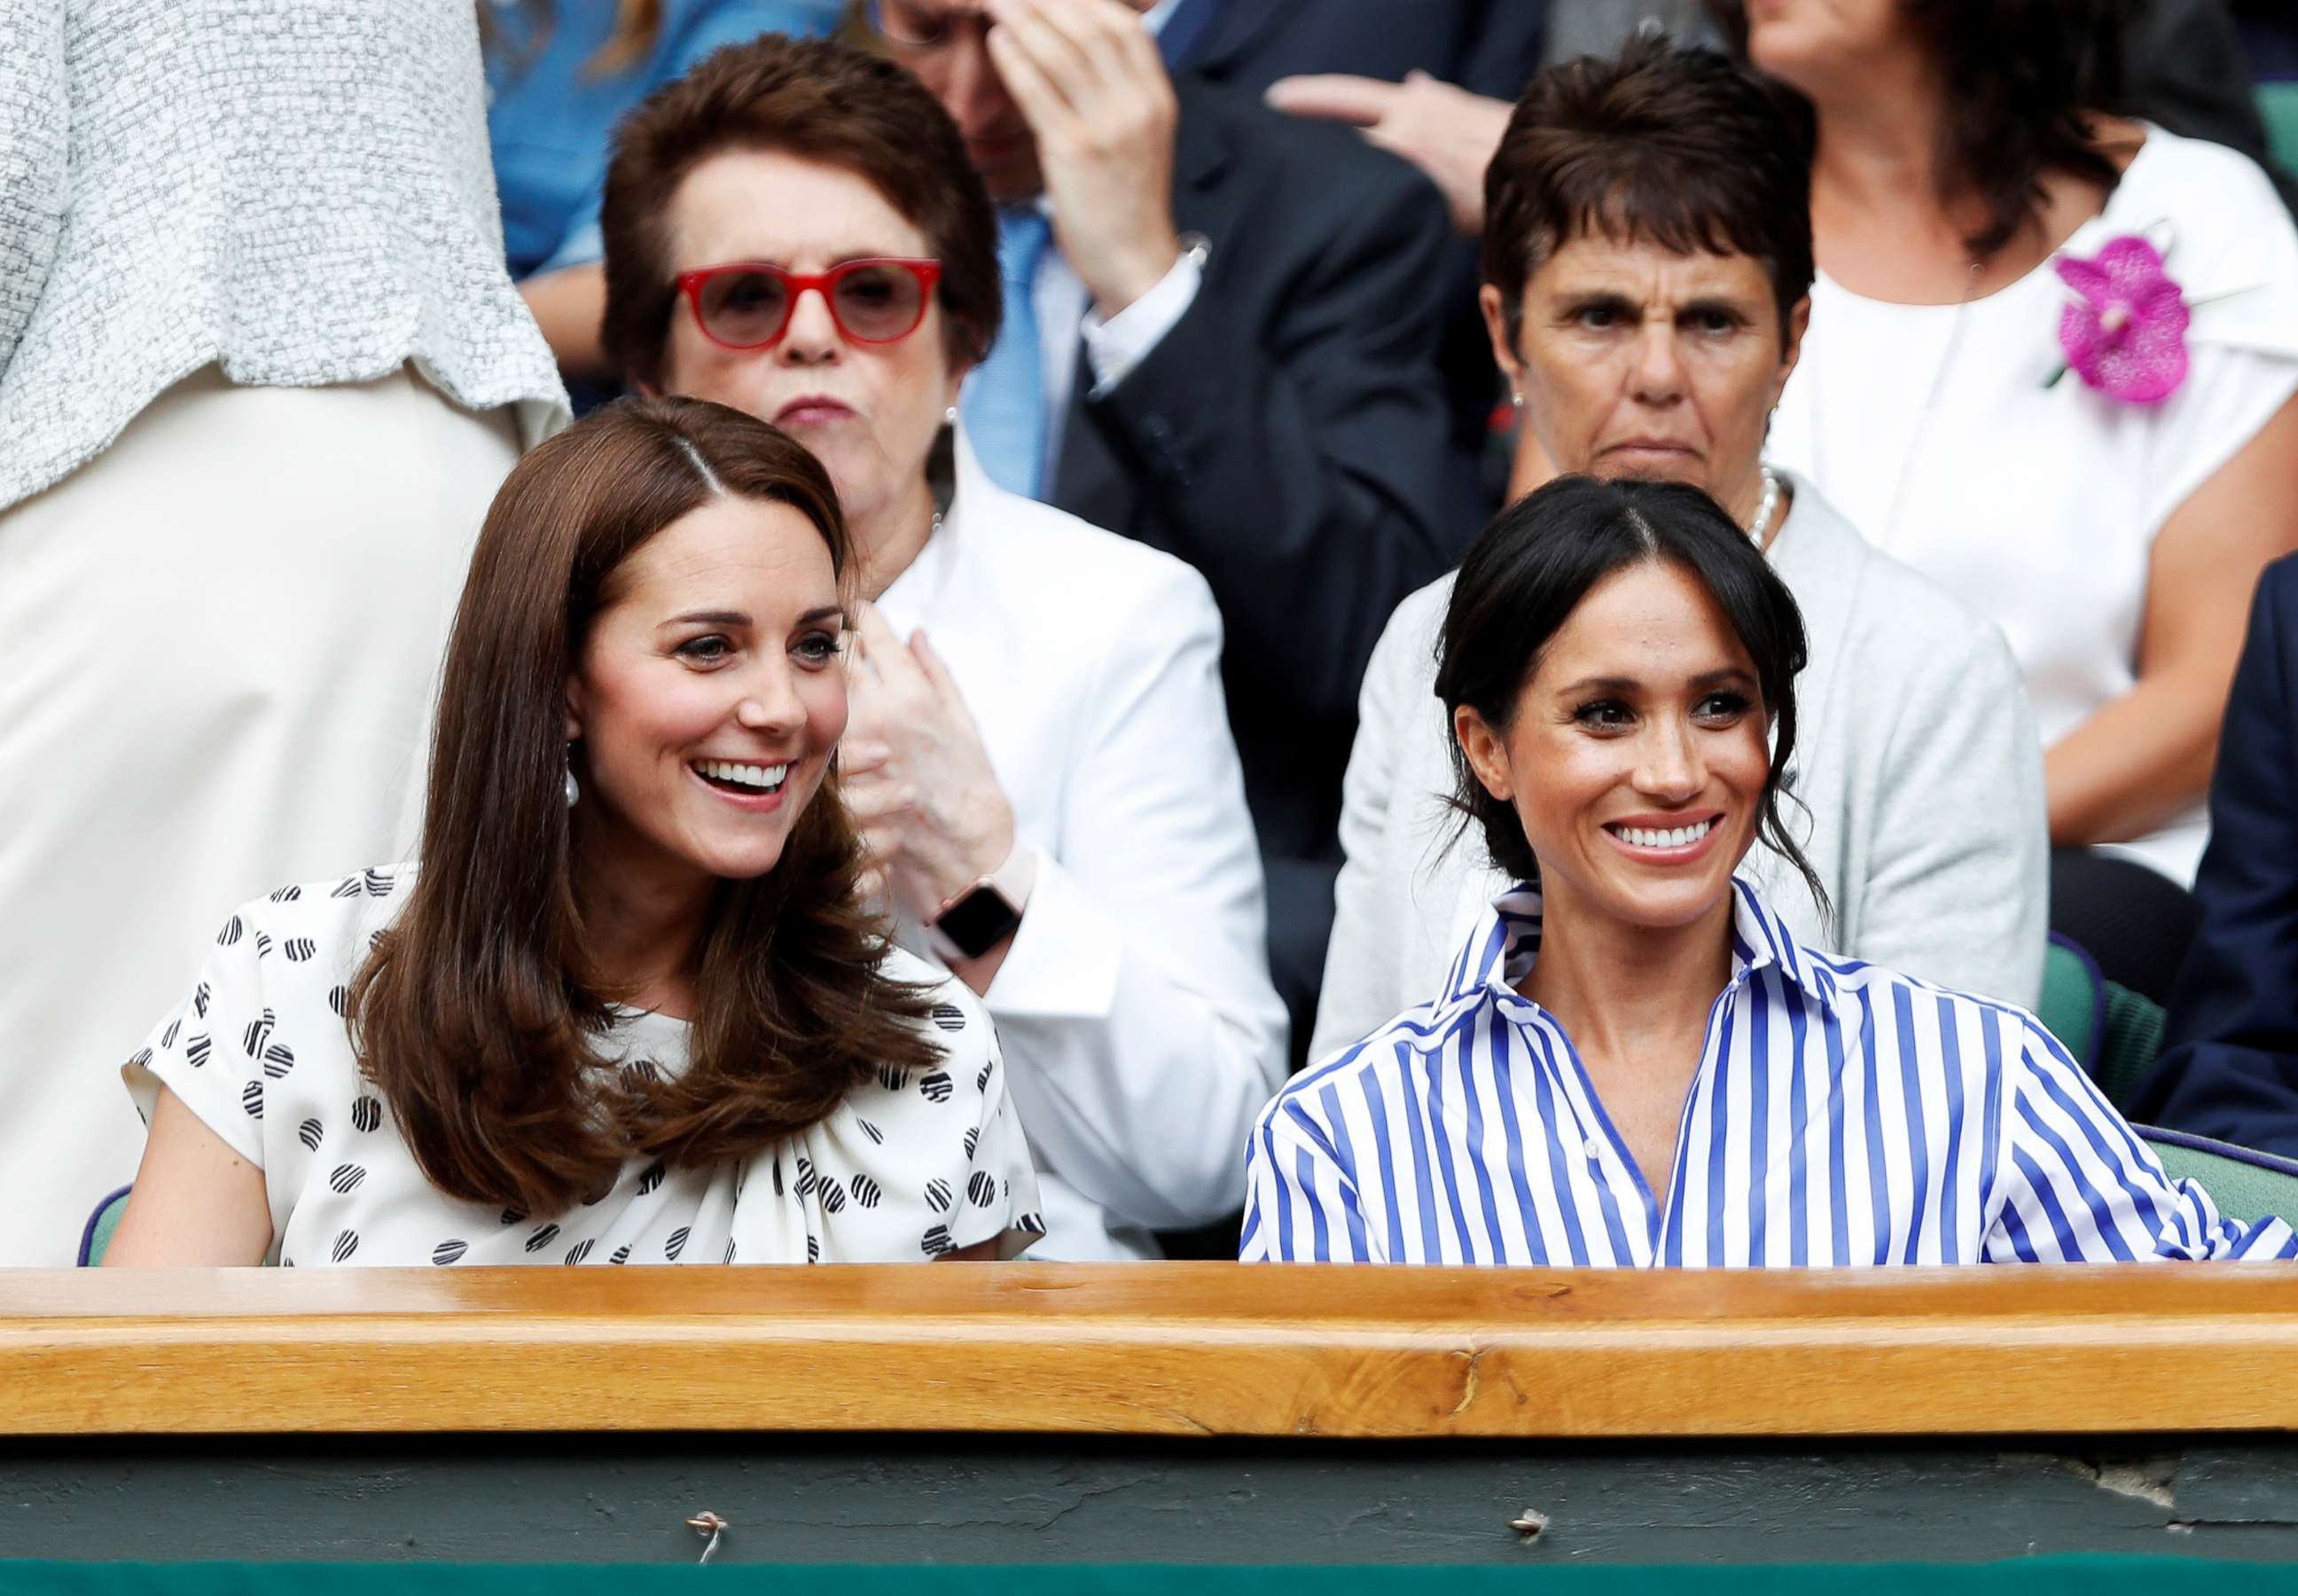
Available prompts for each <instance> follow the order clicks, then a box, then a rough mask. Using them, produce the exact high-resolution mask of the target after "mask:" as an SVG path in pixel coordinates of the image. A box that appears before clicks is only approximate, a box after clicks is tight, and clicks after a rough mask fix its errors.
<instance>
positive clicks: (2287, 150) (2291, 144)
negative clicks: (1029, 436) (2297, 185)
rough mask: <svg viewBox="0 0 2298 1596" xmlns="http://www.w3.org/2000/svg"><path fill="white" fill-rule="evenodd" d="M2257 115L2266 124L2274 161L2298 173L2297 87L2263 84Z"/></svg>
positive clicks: (2260, 88) (2294, 84)
mask: <svg viewBox="0 0 2298 1596" xmlns="http://www.w3.org/2000/svg"><path fill="white" fill-rule="evenodd" d="M2258 111H2259V114H2260V115H2261V117H2263V118H2264V119H2265V120H2266V142H2267V143H2268V145H2270V146H2271V147H2272V148H2273V151H2274V158H2275V160H2277V161H2280V162H2281V163H2282V165H2283V167H2284V168H2285V169H2286V170H2290V171H2298V83H2261V84H2260V85H2259V86H2258Z"/></svg>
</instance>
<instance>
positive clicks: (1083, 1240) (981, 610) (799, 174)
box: [602, 37, 1285, 1258]
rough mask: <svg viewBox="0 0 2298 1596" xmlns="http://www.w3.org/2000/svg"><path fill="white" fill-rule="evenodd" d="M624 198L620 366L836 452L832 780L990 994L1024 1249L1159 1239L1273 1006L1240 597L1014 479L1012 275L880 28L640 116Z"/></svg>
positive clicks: (1251, 1072)
mask: <svg viewBox="0 0 2298 1596" xmlns="http://www.w3.org/2000/svg"><path fill="white" fill-rule="evenodd" d="M602 223H603V230H604V234H605V239H606V251H607V256H606V268H607V310H606V317H605V324H604V327H603V329H602V334H603V338H604V342H605V343H606V346H607V349H608V353H609V355H610V356H611V357H612V358H613V359H614V360H616V362H617V363H618V364H620V365H621V366H622V367H623V368H624V372H625V374H626V375H627V376H629V377H630V378H631V379H632V381H633V382H634V383H635V384H636V385H638V386H639V387H641V389H644V390H646V391H648V392H649V393H683V394H692V395H697V396H699V397H702V398H707V399H712V400H716V401H720V402H721V403H724V404H729V405H732V406H734V407H736V408H737V409H743V410H747V411H748V412H749V413H750V414H752V415H754V416H757V417H760V418H764V419H765V420H768V421H771V422H773V423H774V424H775V425H776V426H781V427H782V428H784V429H786V430H787V431H789V433H791V434H794V435H795V436H797V437H798V439H799V440H800V441H802V442H805V443H806V446H807V447H808V448H810V449H811V450H813V451H814V454H815V456H816V457H817V458H818V459H820V460H821V461H822V464H823V465H824V466H825V467H828V469H829V472H830V475H831V479H832V480H833V481H834V482H835V483H836V484H837V488H838V493H839V500H840V502H841V504H842V505H843V507H844V509H845V511H846V515H847V519H848V521H849V523H850V525H851V526H852V529H853V533H854V540H855V545H856V553H857V556H858V557H859V563H860V567H861V582H860V585H861V588H862V591H863V593H864V596H865V597H867V598H868V599H870V600H872V603H871V604H868V605H864V606H862V607H861V608H860V612H859V614H858V616H857V626H856V633H855V636H856V643H855V647H854V650H853V662H852V666H851V674H852V686H851V693H850V716H851V718H850V722H849V725H848V729H847V733H846V737H845V740H844V741H843V743H842V744H841V745H840V751H839V768H840V775H841V783H842V788H843V791H844V794H845V797H846V800H847V804H848V805H849V806H850V807H851V808H852V809H853V810H854V812H855V815H856V818H857V820H858V821H859V822H860V823H861V827H862V830H863V832H864V839H865V841H866V842H867V844H868V845H869V848H870V851H871V855H872V859H873V862H874V864H875V878H874V879H875V881H876V884H877V885H878V886H879V887H880V889H881V890H882V892H883V894H884V897H885V898H886V900H887V905H888V906H889V909H891V910H892V912H893V913H894V914H895V915H896V916H897V920H898V922H899V923H900V924H901V926H902V928H903V930H902V934H903V938H904V940H905V942H907V943H909V944H910V945H912V946H913V947H915V948H916V949H918V950H920V951H928V952H930V953H931V954H932V955H935V956H936V957H938V959H940V960H941V962H942V963H945V964H946V965H947V967H948V968H949V969H950V970H951V971H952V972H955V974H956V975H957V976H958V978H959V979H960V980H963V981H964V982H965V984H966V985H968V986H969V987H971V988H973V990H974V991H976V992H977V993H979V994H980V995H981V996H982V997H983V999H984V1000H985V1002H986V1004H987V1006H988V1010H989V1013H990V1014H991V1015H992V1017H993V1018H994V1019H995V1020H996V1023H997V1027H998V1030H999V1032H1000V1035H1001V1037H1002V1038H1003V1040H1004V1048H1005V1054H1006V1058H1007V1060H1008V1062H1009V1066H1010V1068H1011V1069H1012V1071H1013V1091H1014V1095H1015V1097H1016V1100H1017V1102H1019V1104H1021V1110H1022V1113H1023V1117H1024V1119H1025V1120H1026V1121H1027V1122H1028V1123H1029V1127H1030V1132H1031V1140H1032V1142H1033V1143H1034V1144H1035V1145H1036V1148H1037V1154H1038V1159H1039V1167H1040V1169H1041V1170H1043V1171H1044V1178H1043V1187H1044V1196H1045V1217H1046V1224H1047V1226H1048V1232H1049V1233H1048V1236H1047V1238H1046V1241H1045V1242H1044V1243H1042V1244H1040V1245H1039V1246H1038V1247H1037V1249H1036V1251H1037V1255H1038V1256H1041V1257H1052V1258H1125V1257H1143V1256H1152V1255H1154V1253H1155V1252H1156V1250H1157V1246H1156V1243H1155V1241H1154V1239H1153V1236H1151V1234H1150V1233H1151V1232H1152V1231H1153V1230H1155V1229H1164V1228H1183V1227H1194V1226H1197V1225H1202V1224H1204V1223H1208V1222H1211V1221H1213V1220H1219V1219H1221V1218H1223V1217H1225V1216H1227V1215H1228V1214H1231V1213H1234V1212H1235V1211H1236V1210H1237V1209H1238V1208H1239V1207H1240V1206H1241V1205H1242V1203H1243V1200H1244V1183H1243V1176H1242V1170H1241V1167H1240V1164H1239V1162H1238V1158H1237V1149H1238V1148H1239V1147H1241V1146H1242V1145H1244V1137H1245V1135H1246V1133H1247V1131H1248V1130H1249V1129H1251V1126H1252V1120H1253V1117H1254V1115H1255V1114H1256V1113H1257V1112H1259V1110H1260V1108H1261V1104H1263V1103H1265V1102H1266V1101H1267V1100H1268V1097H1269V1093H1270V1092H1271V1091H1272V1090H1273V1089H1274V1088H1275V1086H1276V1084H1277V1080H1278V1079H1279V1078H1280V1076H1281V1073H1282V1064H1283V1060H1284V1057H1285V1015H1284V1010H1283V1008H1282V1007H1281V1005H1279V1004H1278V1002H1277V997H1276V994H1275V992H1274V990H1273V989H1272V988H1271V987H1270V985H1269V973H1268V965H1267V959H1266V955H1265V954H1264V952H1263V951H1262V948H1263V943H1262V919H1263V914H1264V910H1263V906H1262V899H1261V868H1260V863H1259V858H1258V855H1257V852H1256V850H1255V848H1254V845H1253V836H1252V823H1251V820H1250V818H1249V817H1248V815H1247V813H1246V810H1245V805H1244V781H1243V777H1242V774H1241V773H1240V770H1239V767H1238V763H1237V757H1236V747H1235V745H1234V743H1233V742H1232V741H1231V739H1230V736H1229V729H1228V714H1227V709H1226V706H1225V703H1224V700H1223V699H1222V695H1221V687H1220V680H1219V659H1220V650H1221V631H1220V621H1219V614H1218V612H1217V611H1216V610H1215V608H1214V607H1213V601H1212V596H1211V591H1209V590H1208V589H1207V587H1206V586H1205V583H1204V581H1203V578H1201V577H1200V576H1198V575H1196V574H1195V572H1194V571H1193V570H1191V569H1190V568H1189V567H1188V566H1185V565H1183V564H1182V563H1181V562H1179V561H1178V560H1176V559H1174V558H1170V556H1167V555H1165V554H1162V553H1160V552H1157V551H1155V550H1150V549H1148V548H1145V547H1144V546H1142V545H1140V544H1137V543H1135V542H1130V541H1129V540H1127V539H1123V538H1119V537H1116V536H1113V535H1112V534H1110V533H1104V532H1102V531H1098V530H1096V529H1095V528H1094V527H1091V526H1088V525H1085V524H1084V523H1082V522H1080V521H1079V520H1077V519H1076V518H1075V517H1071V516H1069V515H1067V514H1064V513H1062V511H1059V510H1055V509H1051V508H1050V507H1047V506H1045V505H1040V504H1037V503H1035V502H1032V501H1030V500H1024V499H1021V498H1019V497H1017V496H1015V495H1013V494H1011V493H1008V492H1004V491H1002V490H1001V489H999V488H998V487H996V485H995V484H993V483H991V482H990V481H989V479H988V477H987V476H986V475H984V474H983V473H982V471H981V470H980V467H979V466H978V465H977V464H976V462H975V460H974V459H973V456H972V453H971V450H970V449H969V448H968V447H967V445H966V442H965V440H964V438H963V435H962V434H960V432H959V431H958V429H957V427H956V426H955V417H956V409H955V407H956V404H957V398H958V392H959V388H960V386H961V385H963V382H964V380H965V377H966V375H967V373H968V372H969V371H970V370H971V369H972V368H973V367H974V366H976V365H977V364H978V363H980V360H981V359H982V358H983V356H984V355H986V354H987V353H988V350H989V347H990V345H991V343H992V342H993V341H994V340H995V339H996V335H997V327H998V321H999V314H1000V308H1001V305H1002V303H1003V291H1002V285H1001V281H1000V277H999V270H998V258H997V243H996V240H997V227H996V219H995V215H994V213H993V211H992V210H991V208H990V203H989V199H988V194H987V193H986V192H985V191H984V189H983V187H982V186H981V182H980V178H977V177H976V176H975V174H974V170H973V165H972V162H971V161H970V160H969V159H968V156H967V152H966V149H965V145H964V143H963V139H962V138H961V136H959V133H958V130H957V128H956V127H955V125H954V124H953V123H952V122H951V120H950V119H949V118H948V116H947V115H946V113H945V112H943V110H942V109H941V106H940V105H939V104H938V103H937V102H936V100H935V99H934V98H933V96H932V95H930V94H929V93H928V92H927V90H926V89H925V88H924V87H923V86H922V85H921V84H920V83H919V82H918V81H917V80H916V79H913V78H912V77H910V76H909V75H908V74H907V73H906V72H904V71H903V70H900V69H899V68H897V67H895V66H893V65H892V64H890V63H889V62H885V61H883V60H880V59H879V58H878V57H875V56H872V55H870V54H865V53H863V52H860V51H857V50H853V49H850V48H847V47H845V46H843V45H834V44H828V43H821V42H809V43H795V42H792V41H790V40H788V39H783V38H780V37H766V38H763V39H760V40H759V41H757V42H756V43H755V44H751V45H740V46H735V47H732V48H729V49H726V50H722V51H720V52H719V53H718V54H715V55H713V56H711V57H710V58H709V59H708V60H707V61H706V62H703V63H701V65H699V66H698V67H697V68H696V69H695V70H693V71H692V72H691V73H690V74H689V75H688V76H687V77H686V78H685V79H682V80H681V81H679V82H678V83H676V84H674V85H671V86H670V87H666V88H665V89H663V90H661V91H659V92H657V94H656V95H653V96H652V97H651V98H649V100H648V101H647V102H646V103H644V104H642V105H641V107H640V108H639V109H638V110H637V111H636V112H633V113H632V116H631V118H630V119H629V120H627V121H625V122H624V124H623V126H622V128H621V129H620V131H619V133H618V135H617V139H616V153H615V157H614V161H613V164H612V166H611V168H610V170H609V171H608V179H607V194H606V204H605V210H604V214H603V218H602ZM929 640H930V641H929Z"/></svg>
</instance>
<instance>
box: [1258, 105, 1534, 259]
mask: <svg viewBox="0 0 2298 1596" xmlns="http://www.w3.org/2000/svg"><path fill="white" fill-rule="evenodd" d="M1267 97H1268V100H1269V103H1270V104H1271V105H1273V106H1275V107H1276V108H1277V110H1279V111H1283V112H1290V113H1291V114H1293V115H1294V116H1305V117H1318V118H1323V119H1325V120H1330V121H1337V122H1347V123H1349V124H1351V125H1352V126H1353V127H1356V128H1361V129H1363V131H1364V136H1365V138H1366V140H1367V141H1368V143H1371V144H1375V145H1379V146H1380V147H1381V148H1382V149H1384V150H1386V151H1388V152H1389V153H1392V154H1394V155H1401V156H1402V157H1403V158H1404V159H1405V160H1407V161H1410V162H1412V164H1413V165H1415V166H1417V167H1418V168H1419V169H1420V170H1422V171H1423V172H1425V173H1426V175H1427V177H1428V179H1429V181H1431V182H1432V183H1434V184H1435V185H1436V186H1437V187H1438V188H1440V189H1442V191H1443V194H1444V203H1446V204H1447V205H1449V206H1450V207H1451V211H1452V226H1453V227H1456V228H1458V229H1459V231H1460V232H1461V233H1463V234H1466V235H1467V236H1468V237H1470V238H1474V237H1476V236H1477V235H1478V234H1480V233H1482V232H1483V231H1484V169H1485V168H1486V167H1487V166H1489V165H1491V164H1492V156H1493V154H1494V153H1496V152H1497V151H1498V150H1499V149H1500V137H1501V136H1502V135H1503V134H1505V133H1506V132H1507V131H1508V124H1509V112H1510V110H1511V107H1510V106H1509V103H1508V102H1507V101H1505V100H1489V99H1486V98H1485V97H1484V95H1472V94H1470V93H1469V92H1468V91H1467V89H1464V88H1455V87H1453V86H1452V85H1451V84H1449V83H1445V82H1442V81H1441V80H1440V79H1435V78H1432V77H1430V76H1429V75H1428V74H1427V73H1426V72H1418V71H1416V72H1408V73H1406V74H1405V78H1404V81H1403V82H1401V83H1386V82H1383V81H1382V80H1381V79H1377V78H1352V77H1349V76H1347V75H1346V74H1344V73H1340V72H1326V73H1318V74H1314V75H1311V76H1308V77H1302V78H1285V79H1279V80H1278V81H1277V82H1275V83H1272V84H1270V85H1269V94H1268V96H1267Z"/></svg>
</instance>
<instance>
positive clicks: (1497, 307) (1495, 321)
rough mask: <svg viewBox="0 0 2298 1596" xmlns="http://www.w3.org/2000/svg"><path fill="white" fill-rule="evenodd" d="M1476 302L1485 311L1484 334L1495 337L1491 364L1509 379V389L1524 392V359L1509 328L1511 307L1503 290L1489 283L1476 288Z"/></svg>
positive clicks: (1516, 392) (1518, 393)
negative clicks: (1517, 349)
mask: <svg viewBox="0 0 2298 1596" xmlns="http://www.w3.org/2000/svg"><path fill="white" fill-rule="evenodd" d="M1476 305H1477V308H1478V309H1479V310H1482V311H1483V312H1484V335H1485V336H1486V337H1487V338H1489V339H1491V340H1492V364H1494V365H1495V366H1498V367H1499V368H1500V375H1501V376H1503V377H1505V378H1507V379H1508V385H1509V393H1514V394H1517V395H1519V396H1520V395H1521V394H1522V393H1523V392H1524V362H1523V360H1521V359H1520V358H1519V357H1518V356H1517V351H1516V343H1515V340H1514V338H1513V337H1512V336H1511V335H1510V334H1509V318H1508V306H1507V304H1506V303H1505V302H1503V301H1502V300H1501V298H1500V290H1499V289H1498V288H1496V287H1494V286H1493V285H1492V284H1490V283H1486V284H1485V285H1484V286H1482V287H1481V288H1479V289H1477V290H1476Z"/></svg>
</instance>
